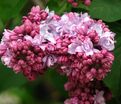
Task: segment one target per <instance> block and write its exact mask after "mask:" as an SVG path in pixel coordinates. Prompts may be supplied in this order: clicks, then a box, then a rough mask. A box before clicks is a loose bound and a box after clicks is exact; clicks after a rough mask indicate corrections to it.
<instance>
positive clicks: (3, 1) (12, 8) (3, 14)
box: [0, 0, 27, 21]
mask: <svg viewBox="0 0 121 104" xmlns="http://www.w3.org/2000/svg"><path fill="white" fill-rule="evenodd" d="M26 3H27V0H0V19H1V20H2V21H7V20H9V19H11V18H13V17H15V16H17V14H19V13H20V11H21V9H22V8H23V6H24V5H25V4H26Z"/></svg>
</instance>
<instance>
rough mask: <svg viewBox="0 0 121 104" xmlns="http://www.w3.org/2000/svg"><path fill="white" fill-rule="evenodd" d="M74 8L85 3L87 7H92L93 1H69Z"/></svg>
mask: <svg viewBox="0 0 121 104" xmlns="http://www.w3.org/2000/svg"><path fill="white" fill-rule="evenodd" d="M67 2H68V3H70V4H71V5H72V6H73V7H77V6H78V5H79V3H80V2H83V3H84V4H85V5H86V6H89V5H91V0H67Z"/></svg>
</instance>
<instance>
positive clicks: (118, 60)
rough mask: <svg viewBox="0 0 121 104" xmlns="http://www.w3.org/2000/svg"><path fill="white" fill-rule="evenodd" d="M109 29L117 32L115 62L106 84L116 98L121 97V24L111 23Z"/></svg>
mask: <svg viewBox="0 0 121 104" xmlns="http://www.w3.org/2000/svg"><path fill="white" fill-rule="evenodd" d="M109 27H110V28H111V30H112V31H113V32H116V41H117V42H116V48H115V50H114V54H115V60H114V63H113V66H112V71H111V72H110V73H109V74H108V76H107V77H106V78H105V80H104V82H105V84H106V85H107V86H108V87H109V88H110V89H111V91H112V92H113V95H114V97H119V96H121V29H120V27H121V24H120V22H115V23H110V24H109Z"/></svg>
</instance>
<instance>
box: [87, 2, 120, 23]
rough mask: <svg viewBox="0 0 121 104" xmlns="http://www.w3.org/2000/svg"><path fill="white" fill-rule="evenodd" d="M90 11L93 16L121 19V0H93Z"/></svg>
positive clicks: (108, 20)
mask: <svg viewBox="0 0 121 104" xmlns="http://www.w3.org/2000/svg"><path fill="white" fill-rule="evenodd" d="M89 13H90V15H91V16H92V17H93V18H98V19H102V20H104V21H107V22H113V21H117V20H120V19H121V0H92V4H91V6H90V8H89Z"/></svg>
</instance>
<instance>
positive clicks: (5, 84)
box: [0, 62, 27, 91]
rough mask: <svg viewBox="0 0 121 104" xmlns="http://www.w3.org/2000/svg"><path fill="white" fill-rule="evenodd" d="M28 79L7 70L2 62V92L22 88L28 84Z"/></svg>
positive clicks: (0, 70) (0, 84) (0, 69)
mask: <svg viewBox="0 0 121 104" xmlns="http://www.w3.org/2000/svg"><path fill="white" fill-rule="evenodd" d="M26 81H27V80H26V78H24V77H23V75H22V74H15V73H14V72H13V71H12V70H11V69H9V68H6V67H5V66H4V65H3V64H2V63H1V62H0V91H2V90H5V89H8V88H11V87H15V86H21V85H23V84H24V83H26Z"/></svg>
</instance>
